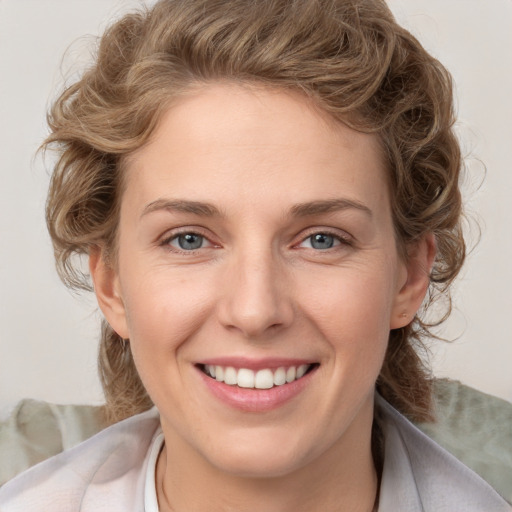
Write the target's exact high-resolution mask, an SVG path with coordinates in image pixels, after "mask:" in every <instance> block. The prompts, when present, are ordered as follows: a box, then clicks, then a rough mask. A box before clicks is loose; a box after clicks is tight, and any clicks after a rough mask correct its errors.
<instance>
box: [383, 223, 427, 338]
mask: <svg viewBox="0 0 512 512" xmlns="http://www.w3.org/2000/svg"><path fill="white" fill-rule="evenodd" d="M435 256H436V242H435V237H434V235H433V234H432V233H429V234H428V235H426V236H425V237H423V238H422V239H421V240H420V241H419V242H418V243H416V244H415V245H414V246H413V247H412V248H411V249H410V251H409V257H408V261H407V262H406V263H404V265H405V277H404V280H403V281H404V282H403V283H402V284H401V287H400V290H399V291H398V293H397V295H396V297H395V302H394V305H393V310H392V312H391V322H390V329H399V328H400V327H405V326H406V325H407V324H409V323H411V321H412V320H413V318H414V316H415V315H416V312H417V311H418V309H419V308H420V306H421V303H422V302H423V299H424V298H425V294H426V293H427V290H428V286H429V284H430V272H431V270H432V265H433V264H434V259H435Z"/></svg>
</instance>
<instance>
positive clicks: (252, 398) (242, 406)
mask: <svg viewBox="0 0 512 512" xmlns="http://www.w3.org/2000/svg"><path fill="white" fill-rule="evenodd" d="M316 370H317V367H315V368H313V369H312V370H311V371H310V372H308V373H307V374H306V375H304V376H303V377H301V378H300V379H298V380H294V381H293V382H290V383H288V384H283V385H282V386H274V387H272V388H270V389H251V388H239V387H238V386H230V385H228V384H225V383H224V382H219V381H216V380H215V379H212V378H211V377H208V376H207V375H206V374H205V373H204V372H203V371H202V370H201V369H200V368H197V371H198V372H199V374H200V376H201V378H202V379H203V382H204V383H205V384H206V386H207V387H208V389H209V390H210V391H211V392H212V394H213V395H214V396H215V397H216V398H218V399H219V400H220V401H222V402H224V403H225V404H227V405H229V406H230V407H233V408H235V409H239V410H241V411H246V412H266V411H272V410H274V409H277V408H278V407H281V406H282V405H284V404H286V403H287V402H289V401H290V400H292V399H293V398H294V397H296V396H297V395H298V394H299V393H300V392H301V391H303V390H304V388H305V387H306V386H307V385H308V384H309V382H310V380H311V379H312V377H313V376H314V374H315V373H316Z"/></svg>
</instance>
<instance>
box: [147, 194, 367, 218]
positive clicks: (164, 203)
mask: <svg viewBox="0 0 512 512" xmlns="http://www.w3.org/2000/svg"><path fill="white" fill-rule="evenodd" d="M347 209H356V210H359V211H362V212H363V213H365V214H367V215H368V216H369V217H372V215H373V214H372V211H371V210H370V208H368V207H367V206H366V205H364V204H363V203H360V202H359V201H354V200H352V199H326V200H318V201H310V202H306V203H299V204H296V205H294V206H292V208H290V212H289V213H290V215H291V216H292V217H308V216H313V215H321V214H325V213H332V212H336V211H340V210H347ZM161 210H166V211H169V212H173V211H175V212H183V213H192V214H194V215H199V216H201V217H221V216H222V214H221V212H220V210H219V209H218V208H217V207H216V206H214V205H213V204H211V203H204V202H202V201H188V200H184V199H176V200H171V199H157V200H156V201H152V202H151V203H149V204H147V205H146V206H145V207H144V210H143V211H142V214H141V218H142V217H144V216H145V215H148V214H149V213H152V212H156V211H161Z"/></svg>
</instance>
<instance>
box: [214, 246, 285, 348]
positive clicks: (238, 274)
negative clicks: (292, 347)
mask: <svg viewBox="0 0 512 512" xmlns="http://www.w3.org/2000/svg"><path fill="white" fill-rule="evenodd" d="M276 260H277V258H276V257H274V256H273V255H272V254H271V251H268V252H264V251H260V252H258V253H256V252H252V253H251V254H247V253H245V254H243V255H240V256H239V257H237V258H234V259H233V262H232V263H231V264H230V265H229V269H227V272H226V274H225V279H224V284H223V288H224V293H223V294H222V299H221V300H220V302H219V303H218V312H219V320H220V322H221V324H222V325H223V326H224V327H226V328H228V329H231V330H237V331H239V332H240V333H242V334H243V336H244V337H246V338H247V339H252V340H255V339H259V340H263V339H266V338H268V337H269V336H272V334H274V333H276V332H278V331H280V330H281V329H283V328H285V327H287V326H289V325H290V324H291V323H292V321H293V315H294V308H293V302H292V300H291V299H292V296H291V293H290V292H291V290H290V286H289V283H288V282H287V279H286V276H285V274H286V272H285V271H284V269H283V266H282V265H280V264H279V262H278V261H276Z"/></svg>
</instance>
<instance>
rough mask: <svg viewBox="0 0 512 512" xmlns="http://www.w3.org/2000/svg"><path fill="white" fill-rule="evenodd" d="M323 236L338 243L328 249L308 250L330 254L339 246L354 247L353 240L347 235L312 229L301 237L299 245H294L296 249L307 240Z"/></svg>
mask: <svg viewBox="0 0 512 512" xmlns="http://www.w3.org/2000/svg"><path fill="white" fill-rule="evenodd" d="M317 235H323V236H327V237H332V238H333V239H334V240H335V241H337V242H339V243H338V244H335V245H333V246H332V247H328V248H325V249H315V248H314V247H308V249H313V250H315V252H325V253H327V252H331V251H332V250H336V248H339V247H340V246H345V247H352V246H353V245H354V241H353V239H352V238H351V237H350V236H349V235H348V234H346V233H345V234H340V233H339V232H335V231H332V230H329V229H314V230H312V231H310V232H309V233H308V234H307V235H306V236H305V237H303V238H302V239H301V241H300V243H299V244H296V247H297V246H299V248H300V246H301V245H302V244H303V243H305V242H306V241H307V240H311V239H312V238H313V237H314V236H317Z"/></svg>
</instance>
